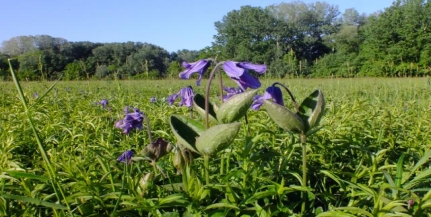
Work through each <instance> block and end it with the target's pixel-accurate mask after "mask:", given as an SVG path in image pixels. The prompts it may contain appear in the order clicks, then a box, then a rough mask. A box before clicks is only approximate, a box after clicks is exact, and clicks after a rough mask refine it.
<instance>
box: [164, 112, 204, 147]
mask: <svg viewBox="0 0 431 217" xmlns="http://www.w3.org/2000/svg"><path fill="white" fill-rule="evenodd" d="M170 125H171V129H172V132H173V133H174V135H175V137H177V140H178V143H180V144H181V145H183V146H185V147H186V148H188V149H190V150H191V151H194V152H196V153H199V152H198V151H197V150H196V146H195V143H196V138H197V137H198V136H199V135H200V134H201V133H202V132H203V131H204V130H205V128H204V126H203V125H202V124H201V123H199V122H197V121H195V120H193V119H190V118H187V117H184V116H181V115H172V116H171V118H170Z"/></svg>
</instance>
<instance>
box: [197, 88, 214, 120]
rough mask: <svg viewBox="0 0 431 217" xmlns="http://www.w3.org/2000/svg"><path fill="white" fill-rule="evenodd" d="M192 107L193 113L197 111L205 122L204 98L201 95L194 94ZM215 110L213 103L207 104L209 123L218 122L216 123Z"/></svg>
mask: <svg viewBox="0 0 431 217" xmlns="http://www.w3.org/2000/svg"><path fill="white" fill-rule="evenodd" d="M193 106H194V108H195V111H197V112H198V113H199V114H200V115H201V116H202V118H203V119H204V120H205V119H206V113H205V97H204V96H202V94H196V95H195V96H194V97H193ZM216 109H217V107H216V106H215V105H214V104H213V103H211V102H208V118H209V120H210V121H212V122H213V123H216V124H217V123H218V121H217V115H216Z"/></svg>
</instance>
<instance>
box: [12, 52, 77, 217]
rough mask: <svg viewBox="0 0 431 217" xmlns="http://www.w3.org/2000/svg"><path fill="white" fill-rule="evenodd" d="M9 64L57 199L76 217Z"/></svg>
mask: <svg viewBox="0 0 431 217" xmlns="http://www.w3.org/2000/svg"><path fill="white" fill-rule="evenodd" d="M8 63H9V69H10V73H11V75H12V79H13V82H14V84H15V86H16V89H17V91H18V95H19V97H20V99H21V102H22V104H23V106H24V110H25V114H26V116H27V119H28V121H29V123H30V127H31V129H32V131H33V134H34V137H35V138H36V142H37V145H38V148H39V151H40V153H41V155H42V159H43V160H44V161H45V167H46V170H47V171H48V175H49V178H50V179H51V180H52V182H51V183H52V187H53V189H54V192H55V195H56V196H57V199H58V200H59V201H62V198H64V203H65V204H66V207H67V209H68V211H69V212H70V214H71V215H72V216H74V215H73V213H72V210H71V208H70V206H69V203H68V202H67V200H66V195H65V194H64V192H63V188H62V186H61V185H60V183H58V182H57V178H56V175H55V171H54V169H53V167H52V164H51V161H50V160H49V158H48V155H47V153H46V151H45V148H44V147H43V143H42V140H41V139H40V137H39V133H38V132H37V130H36V127H35V125H34V122H33V118H32V117H31V114H30V110H29V106H28V104H27V101H26V100H25V97H24V93H23V91H22V88H21V84H20V83H19V81H18V79H17V77H16V74H15V71H14V70H13V67H12V63H11V59H8ZM59 193H60V194H61V197H60V195H59ZM54 211H55V210H54Z"/></svg>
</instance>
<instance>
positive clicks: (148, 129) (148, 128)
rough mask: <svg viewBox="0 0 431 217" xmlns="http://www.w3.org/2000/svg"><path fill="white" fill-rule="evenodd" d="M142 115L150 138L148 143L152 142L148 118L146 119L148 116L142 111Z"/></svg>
mask: <svg viewBox="0 0 431 217" xmlns="http://www.w3.org/2000/svg"><path fill="white" fill-rule="evenodd" d="M142 116H143V117H144V119H145V121H146V122H147V133H148V139H149V140H150V144H152V143H153V137H152V136H151V125H150V120H149V119H148V117H147V116H146V115H145V114H144V113H142Z"/></svg>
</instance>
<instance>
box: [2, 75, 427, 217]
mask: <svg viewBox="0 0 431 217" xmlns="http://www.w3.org/2000/svg"><path fill="white" fill-rule="evenodd" d="M277 81H278V82H280V83H283V84H285V85H287V86H288V87H289V89H290V90H291V92H292V93H293V94H294V96H295V97H296V99H297V101H298V102H299V103H300V102H301V101H302V99H304V98H305V97H307V96H308V95H309V94H311V93H312V92H313V91H314V90H316V89H320V90H322V91H323V94H324V96H325V101H326V108H325V114H324V116H323V117H322V119H321V121H320V125H319V126H320V127H321V128H320V130H318V131H317V132H316V133H314V134H313V135H311V136H309V137H308V138H307V146H306V156H307V170H306V174H307V176H308V180H307V183H302V180H303V179H302V177H301V176H302V174H303V167H302V164H303V161H302V160H303V158H302V148H301V143H300V142H301V141H300V139H299V138H298V136H297V135H296V134H293V133H291V132H286V131H285V130H283V129H281V128H279V127H278V126H277V125H276V123H275V122H274V121H273V120H272V119H271V118H270V117H269V116H268V114H267V112H266V110H265V109H264V108H263V107H262V108H261V109H260V110H258V111H254V110H251V109H250V110H248V112H247V122H248V124H247V123H246V121H245V119H244V118H242V119H240V120H239V122H241V128H240V130H239V133H238V135H236V137H235V139H234V140H233V142H231V144H229V145H228V146H227V147H226V148H224V149H223V150H220V151H219V152H217V153H216V154H214V155H212V156H211V157H210V158H209V159H208V162H206V160H204V158H203V157H202V156H200V155H197V154H191V153H190V152H187V153H186V154H185V156H186V157H185V158H184V157H182V158H179V157H178V156H181V155H179V153H180V149H179V146H178V140H177V137H176V136H175V135H174V134H173V132H172V128H171V124H170V116H171V115H184V116H186V117H189V115H190V111H189V109H188V108H186V107H179V106H178V101H176V102H175V104H174V105H173V106H169V105H168V104H167V103H166V101H165V98H166V97H167V96H168V95H170V94H173V93H176V92H178V91H179V90H180V89H181V88H183V87H185V86H188V85H191V86H193V89H194V92H195V93H200V94H204V92H205V88H206V87H205V85H206V84H207V81H206V80H203V81H202V86H200V87H196V85H195V80H154V81H74V82H59V83H57V84H56V85H55V86H54V87H53V88H52V89H51V91H49V93H47V94H46V95H45V96H44V93H45V92H46V91H47V90H48V89H49V88H50V87H51V85H53V82H28V83H27V82H22V83H21V86H22V90H23V94H24V96H25V99H26V102H27V103H28V107H29V108H28V110H27V112H26V109H25V107H24V106H23V103H22V100H20V95H19V94H18V91H17V89H16V88H15V86H14V83H8V82H3V83H0V92H1V93H0V178H1V179H0V180H1V181H0V182H1V184H0V216H321V217H323V216H431V214H430V213H431V187H430V186H431V167H430V166H431V164H430V163H431V159H430V157H431V94H430V93H431V81H430V80H429V78H397V79H392V78H355V79H296V80H291V79H286V80H277ZM224 82H225V83H226V84H227V85H230V86H233V84H234V83H233V82H231V83H229V82H227V81H224ZM261 82H262V87H261V88H260V90H259V94H263V92H264V91H265V88H266V87H267V86H270V85H271V84H272V83H273V82H275V80H261ZM217 94H218V87H217V82H213V86H212V87H211V101H213V102H216V103H219V102H218V100H217V99H218V98H217ZM283 94H284V100H285V104H286V107H287V108H289V109H291V110H293V105H292V103H291V102H290V101H289V98H288V95H287V93H285V92H283ZM151 97H156V99H157V101H156V102H150V98H151ZM102 99H107V100H108V101H109V104H108V107H109V108H102V106H101V105H100V104H98V102H100V101H101V100H102ZM125 106H130V108H138V109H140V111H142V112H143V113H144V114H145V115H146V116H147V117H148V119H149V122H150V124H151V132H152V133H151V134H152V138H153V140H155V139H156V138H159V137H161V138H163V139H164V140H166V141H168V142H170V144H171V146H172V147H173V148H172V150H170V153H168V154H167V155H165V156H163V157H161V158H160V159H158V160H157V161H149V160H148V159H146V158H145V157H146V156H143V155H142V154H141V153H142V150H143V149H144V148H145V147H146V146H147V145H148V144H150V138H149V136H148V134H147V131H146V128H147V124H146V122H145V121H144V123H143V129H142V130H132V132H130V133H129V134H124V133H123V132H122V130H121V129H118V128H115V123H116V122H117V121H118V120H120V119H122V118H123V117H124V111H123V109H124V107H125ZM29 119H31V120H32V123H33V124H34V128H35V131H33V130H32V127H31V122H29ZM193 119H195V120H196V121H198V122H201V123H204V121H202V118H201V116H200V115H199V114H198V113H197V112H196V111H194V113H193ZM35 135H37V136H35ZM38 138H39V141H40V142H39V143H38ZM130 149H134V150H135V152H136V153H135V154H134V155H133V161H132V162H131V163H129V164H126V163H122V162H117V158H118V157H119V156H120V155H121V154H122V153H123V152H124V151H126V150H130ZM45 154H46V155H45ZM191 155H193V159H190V158H192V157H191ZM187 160H188V161H187ZM178 162H180V164H178ZM206 163H208V166H206ZM174 164H175V166H174ZM178 165H180V166H181V167H178Z"/></svg>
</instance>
